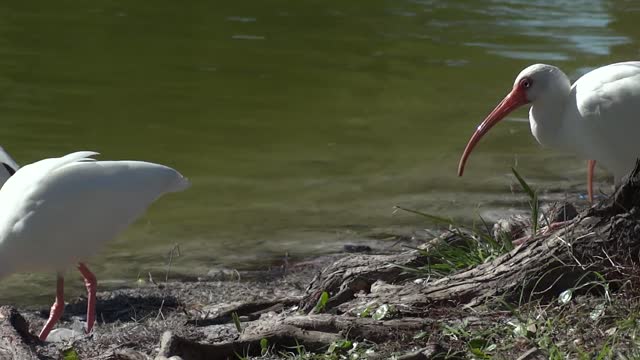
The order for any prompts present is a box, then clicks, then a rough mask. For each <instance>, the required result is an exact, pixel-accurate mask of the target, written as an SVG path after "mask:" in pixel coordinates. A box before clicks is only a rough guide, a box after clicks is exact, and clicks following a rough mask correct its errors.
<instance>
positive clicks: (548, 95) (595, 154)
mask: <svg viewBox="0 0 640 360" xmlns="http://www.w3.org/2000/svg"><path fill="white" fill-rule="evenodd" d="M529 103H530V104H531V105H532V106H531V110H530V112H529V122H530V125H531V132H532V134H533V135H534V136H535V138H536V139H537V140H538V142H539V143H540V144H542V145H546V146H550V147H553V148H558V149H562V150H566V151H569V152H572V153H574V154H575V155H577V156H578V157H580V158H583V159H585V160H590V161H591V162H592V163H591V165H593V164H594V163H595V161H597V162H598V163H600V164H602V165H604V167H605V168H607V169H608V170H609V171H611V172H612V173H613V175H614V177H615V179H616V181H619V180H620V179H621V178H622V177H623V176H625V175H627V174H628V173H629V172H630V171H631V170H632V169H633V167H634V165H635V161H636V159H637V158H638V157H640V142H639V141H637V140H636V138H637V137H638V134H640V62H638V61H630V62H623V63H617V64H611V65H607V66H603V67H601V68H598V69H595V70H593V71H591V72H589V73H587V74H585V75H584V76H582V77H581V78H580V79H578V80H577V81H576V82H575V83H574V84H573V86H571V84H570V81H569V78H568V77H567V76H566V75H565V74H564V73H563V72H562V71H561V70H560V69H558V68H557V67H555V66H551V65H545V64H536V65H531V66H529V67H527V68H526V69H524V70H523V71H522V72H520V74H519V75H518V76H517V77H516V80H515V82H514V85H513V89H512V90H511V92H510V93H509V94H508V95H507V96H506V97H505V98H504V100H503V101H502V102H501V103H500V104H499V105H498V106H497V107H496V108H495V109H494V110H493V111H492V112H491V114H489V116H487V118H486V119H485V120H484V121H483V122H482V124H480V126H478V128H477V130H476V131H475V132H474V134H473V136H472V137H471V139H470V140H469V142H468V143H467V146H466V148H465V151H464V153H463V155H462V158H461V159H460V164H459V166H458V174H459V175H462V173H463V171H464V166H465V164H466V161H467V158H468V157H469V155H470V154H471V151H472V150H473V148H474V147H475V145H476V144H477V143H478V141H479V140H480V138H481V137H482V136H483V135H484V134H486V133H487V132H488V131H489V129H490V128H491V127H492V126H494V125H495V124H496V123H498V122H499V121H500V120H501V119H503V118H504V117H505V116H506V115H507V114H508V113H510V112H511V111H513V110H515V109H516V108H518V107H519V106H522V105H525V104H529ZM592 172H593V167H592V166H591V167H590V168H589V180H588V181H589V193H590V194H591V179H592Z"/></svg>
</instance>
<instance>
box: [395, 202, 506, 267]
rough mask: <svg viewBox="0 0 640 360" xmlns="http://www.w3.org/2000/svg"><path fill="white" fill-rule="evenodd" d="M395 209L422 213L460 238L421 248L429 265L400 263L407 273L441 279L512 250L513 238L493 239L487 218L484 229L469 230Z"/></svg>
mask: <svg viewBox="0 0 640 360" xmlns="http://www.w3.org/2000/svg"><path fill="white" fill-rule="evenodd" d="M396 209H399V210H402V211H406V212H409V213H412V214H416V215H419V216H422V217H424V218H426V219H427V220H429V221H432V222H435V223H436V224H439V225H446V226H448V230H447V231H448V232H449V235H450V236H451V237H453V238H457V239H459V240H457V241H453V242H449V241H446V240H443V241H441V242H440V243H439V244H437V245H435V246H433V247H432V248H430V249H428V250H422V249H418V251H420V252H422V253H423V255H424V256H425V257H426V258H428V259H429V260H430V261H429V263H428V264H427V265H425V266H422V267H418V268H412V267H405V266H400V265H398V267H400V268H402V269H403V270H405V271H406V272H407V273H413V274H415V275H417V276H428V277H436V278H439V277H443V276H447V275H449V274H451V273H454V272H456V271H459V270H462V269H465V268H469V267H473V266H476V265H479V264H482V263H484V262H486V261H490V260H493V259H495V258H496V257H497V256H500V255H502V254H504V253H507V252H509V251H511V250H512V249H513V244H512V243H511V239H510V238H508V237H506V236H503V237H501V238H500V239H494V238H493V237H492V236H491V235H489V234H488V230H487V229H488V226H487V224H486V222H484V220H482V224H483V229H478V227H477V226H476V225H475V224H474V226H473V227H472V228H471V229H466V228H464V227H463V226H461V225H459V224H457V223H456V222H455V221H453V220H451V219H446V218H442V217H439V216H435V215H431V214H427V213H424V212H422V211H418V210H414V209H408V208H405V207H401V206H396Z"/></svg>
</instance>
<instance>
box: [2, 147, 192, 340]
mask: <svg viewBox="0 0 640 360" xmlns="http://www.w3.org/2000/svg"><path fill="white" fill-rule="evenodd" d="M97 154H98V153H95V152H90V151H80V152H75V153H71V154H68V155H66V156H63V157H60V158H51V159H45V160H41V161H38V162H35V163H33V164H30V165H26V166H24V167H22V168H20V169H17V167H18V166H17V164H16V163H15V162H14V161H13V160H12V159H11V158H10V157H9V156H8V155H7V158H8V159H9V160H10V161H9V160H7V159H5V158H3V157H2V156H1V154H0V163H1V164H7V163H8V162H12V164H8V165H6V166H4V167H5V169H6V170H7V172H9V170H8V168H11V169H17V171H15V174H13V176H11V177H10V178H9V179H8V180H7V181H6V183H4V186H2V188H1V189H0V278H1V277H3V276H6V275H8V274H11V273H14V272H18V271H40V270H54V271H57V273H58V276H57V287H56V288H57V290H56V300H55V302H54V304H53V306H52V307H51V312H50V315H49V319H48V320H47V322H46V324H45V326H44V328H43V329H42V331H41V332H40V336H39V337H40V339H41V340H45V339H46V338H47V336H48V334H49V332H50V331H51V329H52V328H53V326H54V325H55V323H56V322H57V321H58V320H59V319H60V317H61V316H62V313H63V310H64V278H63V271H64V270H65V269H66V268H67V267H68V266H69V265H71V264H77V267H78V270H79V271H80V273H81V274H82V276H83V278H84V280H85V285H86V287H87V333H89V332H90V331H91V329H92V328H93V324H94V321H95V305H96V286H97V282H96V277H95V275H94V274H93V273H92V272H91V271H90V270H89V269H88V268H87V266H86V265H85V263H84V261H86V260H87V258H89V257H91V256H93V255H95V254H96V252H97V251H98V250H99V249H100V248H101V246H102V245H103V244H104V243H105V242H107V241H109V240H111V239H113V238H114V237H115V236H116V235H117V234H118V233H120V232H121V231H122V230H124V229H125V228H126V227H127V226H128V225H129V224H131V223H132V222H133V221H134V220H136V219H137V218H138V217H139V216H141V215H142V214H143V213H144V212H145V210H146V209H147V207H148V206H149V205H151V203H152V202H153V201H155V200H156V199H158V198H159V197H160V196H161V195H163V194H165V193H169V192H177V191H182V190H184V189H186V188H187V187H189V185H190V184H189V181H188V180H187V179H186V178H184V177H183V176H182V175H180V173H178V172H177V171H176V170H174V169H172V168H169V167H167V166H163V165H158V164H153V163H148V162H142V161H95V160H94V159H92V158H91V156H94V155H97Z"/></svg>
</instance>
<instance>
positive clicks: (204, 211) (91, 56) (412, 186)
mask: <svg viewBox="0 0 640 360" xmlns="http://www.w3.org/2000/svg"><path fill="white" fill-rule="evenodd" d="M639 10H640V6H638V5H635V3H633V2H629V1H622V0H619V1H598V0H592V1H588V0H583V1H555V0H534V1H529V0H511V1H508V0H504V1H500V0H492V1H490V0H484V1H476V0H474V1H471V0H467V1H464V0H462V1H445V0H440V1H435V0H433V1H431V0H395V1H391V0H384V1H383V0H368V1H357V0H354V1H336V0H328V1H311V0H299V1H282V0H272V1H257V0H251V1H249V0H240V1H226V2H223V1H200V0H194V1H190V2H188V3H180V2H176V1H166V0H158V1H154V2H153V3H151V2H148V1H135V0H134V1H115V0H96V1H89V2H87V1H78V0H60V1H56V2H51V1H43V0H35V1H24V2H20V1H4V2H2V3H0V118H1V127H0V130H1V136H0V144H1V145H2V146H4V147H5V149H7V150H8V151H9V152H10V153H11V154H12V155H13V156H14V157H15V159H16V160H17V161H18V162H19V163H21V164H26V163H29V162H32V161H35V160H38V159H41V158H45V157H51V156H59V155H62V154H65V153H68V152H71V151H76V150H96V151H99V152H101V153H102V157H101V158H102V159H140V160H147V161H153V162H159V163H163V164H166V165H169V166H172V167H175V168H176V169H178V170H179V171H181V172H182V173H183V174H185V175H186V176H188V177H189V178H190V179H191V180H192V182H193V186H192V188H191V189H189V190H188V191H187V192H184V193H180V194H172V195H170V196H166V197H164V198H162V199H161V200H160V201H158V202H157V203H156V204H155V205H154V206H153V207H152V209H151V210H150V211H149V212H148V214H147V216H146V217H145V218H143V219H142V220H140V221H139V222H137V223H136V224H135V225H134V226H133V227H132V228H131V229H129V230H128V231H127V232H126V233H125V234H123V235H122V236H121V237H120V238H118V239H117V240H115V241H114V242H112V243H110V244H109V245H108V247H107V248H105V249H104V251H103V252H102V253H101V255H100V256H98V257H97V258H95V259H93V260H92V261H91V262H90V267H91V268H92V269H93V270H94V271H95V272H96V274H97V275H98V279H99V280H101V284H102V285H101V287H102V288H105V287H109V286H112V287H113V286H135V280H136V278H137V277H138V275H139V274H142V275H143V276H144V274H146V273H147V272H149V271H153V272H154V274H156V276H161V274H162V273H161V271H160V270H161V269H163V267H164V264H165V263H166V261H167V253H168V252H169V250H170V249H171V248H172V247H173V245H174V244H176V243H179V244H180V247H181V250H182V252H181V256H180V257H178V258H176V259H174V269H175V271H179V272H180V273H184V274H193V275H199V274H202V273H205V272H206V271H207V269H210V268H212V267H217V266H226V267H240V268H266V267H268V266H270V264H277V263H278V259H280V258H282V256H283V255H284V254H285V253H286V252H288V253H289V254H290V255H291V256H293V257H301V256H305V255H309V254H318V253H326V252H333V251H338V250H340V249H341V248H342V245H343V244H344V243H346V242H362V241H366V239H367V238H368V237H369V236H370V235H371V234H375V233H381V232H408V231H411V230H414V229H420V228H421V227H426V226H428V224H426V223H424V222H423V221H422V220H421V219H419V218H416V217H415V216H411V215H408V214H398V213H396V214H394V213H393V206H394V205H403V206H406V207H412V208H416V209H421V210H424V211H428V212H431V213H437V214H440V215H449V216H454V217H457V218H460V219H462V220H470V219H472V218H474V217H475V216H477V214H481V215H483V216H485V217H486V218H488V219H494V218H495V217H497V216H500V215H501V214H504V213H505V212H506V211H511V210H512V209H524V208H525V206H526V205H525V201H524V200H523V197H522V196H519V195H517V194H514V193H513V192H512V188H514V184H515V182H514V180H513V178H512V176H511V175H510V167H511V166H514V165H517V167H518V169H519V171H520V172H521V174H522V175H523V176H525V177H526V178H527V179H528V180H529V181H531V182H532V183H533V184H535V185H536V186H537V187H539V188H541V189H543V190H544V191H545V196H546V197H547V198H562V197H564V196H574V197H575V194H577V193H578V192H582V193H584V188H585V184H584V183H585V181H584V180H585V176H586V175H585V167H586V166H585V163H584V162H583V161H580V160H576V159H575V158H574V157H572V156H571V155H568V154H561V153H557V152H554V151H551V150H543V149H541V148H540V147H539V146H538V145H537V143H535V140H534V139H533V137H532V136H531V135H530V132H529V126H528V123H526V118H527V113H526V111H525V110H521V111H518V112H516V113H514V114H513V116H512V117H511V118H510V120H512V121H507V122H504V123H502V124H501V125H500V126H498V127H496V128H495V129H494V130H493V131H492V132H491V134H490V135H489V136H487V137H486V138H485V139H484V141H482V143H481V144H480V145H479V146H478V147H477V148H476V150H475V152H474V154H473V156H472V157H471V159H470V162H469V165H468V167H467V169H466V173H465V177H463V178H458V177H457V176H456V167H457V162H458V159H459V157H460V155H461V152H462V149H463V148H464V145H465V144H466V141H467V140H468V138H469V136H470V135H471V133H472V131H473V130H474V129H475V127H476V126H477V124H479V123H480V121H481V120H482V119H483V118H484V117H485V115H486V114H487V113H488V112H489V111H490V110H491V109H492V108H493V106H494V105H495V104H496V103H497V102H498V101H499V100H501V99H502V97H503V96H504V95H505V94H506V92H507V91H508V90H509V89H510V88H511V85H512V83H513V79H514V77H515V75H516V74H517V73H518V72H519V71H520V69H522V68H524V67H525V66H527V65H529V64H531V63H536V62H547V63H552V64H555V65H558V66H560V67H561V68H562V69H564V70H565V71H566V72H567V74H568V75H569V76H570V77H571V78H573V79H576V78H577V77H579V76H580V75H581V74H582V73H584V72H585V71H588V70H589V69H591V68H592V67H596V66H600V65H603V64H607V63H611V62H616V61H623V60H629V59H634V58H637V55H638V50H637V49H638V39H640V28H639V27H638V26H637V17H638V12H639ZM599 174H600V178H599V180H600V182H599V183H598V186H599V187H601V188H602V189H604V190H605V191H610V187H609V186H610V185H608V183H605V182H603V180H606V177H605V174H604V173H603V171H602V169H601V168H599ZM567 194H568V195H567ZM68 279H69V280H68V281H67V284H68V286H69V289H70V291H69V293H70V294H80V293H82V290H83V289H82V282H81V281H80V278H79V275H77V274H76V272H70V274H69V277H68ZM0 289H2V291H1V293H0V300H3V301H5V302H6V301H11V302H21V303H24V302H25V301H32V302H34V303H47V302H49V301H50V300H52V299H53V294H54V274H19V275H16V276H12V277H10V278H8V279H5V280H3V281H2V282H0ZM25 299H30V300H25Z"/></svg>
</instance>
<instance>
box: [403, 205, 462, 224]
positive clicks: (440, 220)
mask: <svg viewBox="0 0 640 360" xmlns="http://www.w3.org/2000/svg"><path fill="white" fill-rule="evenodd" d="M394 208H396V209H399V210H402V211H406V212H409V213H412V214H416V215H420V216H422V217H425V218H427V219H428V220H430V221H432V222H434V223H436V224H442V225H452V226H456V223H455V222H454V221H453V220H452V219H447V218H443V217H440V216H436V215H431V214H427V213H424V212H422V211H418V210H413V209H409V208H405V207H402V206H398V205H396V206H394Z"/></svg>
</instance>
